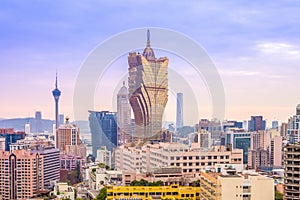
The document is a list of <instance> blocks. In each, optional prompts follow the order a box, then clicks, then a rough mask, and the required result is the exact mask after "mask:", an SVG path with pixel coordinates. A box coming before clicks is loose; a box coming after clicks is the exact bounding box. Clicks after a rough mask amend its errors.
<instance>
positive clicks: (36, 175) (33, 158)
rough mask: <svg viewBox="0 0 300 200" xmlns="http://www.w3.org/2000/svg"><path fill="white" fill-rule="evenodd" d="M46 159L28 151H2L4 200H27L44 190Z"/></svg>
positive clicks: (0, 177) (1, 191)
mask: <svg viewBox="0 0 300 200" xmlns="http://www.w3.org/2000/svg"><path fill="white" fill-rule="evenodd" d="M43 162H44V158H43V156H42V155H40V154H39V153H31V152H30V151H28V150H15V151H13V152H12V153H10V152H9V151H3V150H1V151H0V169H1V171H0V195H1V196H2V199H26V198H30V197H34V196H35V195H37V194H39V193H40V192H42V191H43V189H44V179H43V173H44V168H43V166H44V164H43Z"/></svg>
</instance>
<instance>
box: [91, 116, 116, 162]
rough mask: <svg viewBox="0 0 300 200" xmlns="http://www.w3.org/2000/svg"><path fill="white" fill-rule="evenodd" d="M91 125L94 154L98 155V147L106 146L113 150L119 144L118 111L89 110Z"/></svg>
mask: <svg viewBox="0 0 300 200" xmlns="http://www.w3.org/2000/svg"><path fill="white" fill-rule="evenodd" d="M89 113H90V115H89V125H90V130H91V134H92V149H93V155H94V156H96V155H97V149H100V148H101V147H102V146H106V148H107V149H108V150H110V151H111V150H113V148H115V147H116V146H117V141H118V138H117V130H118V126H117V122H116V113H115V112H109V111H89Z"/></svg>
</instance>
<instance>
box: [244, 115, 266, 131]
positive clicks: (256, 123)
mask: <svg viewBox="0 0 300 200" xmlns="http://www.w3.org/2000/svg"><path fill="white" fill-rule="evenodd" d="M265 129H266V121H265V120H263V117H262V116H251V120H249V122H248V130H249V131H258V130H265Z"/></svg>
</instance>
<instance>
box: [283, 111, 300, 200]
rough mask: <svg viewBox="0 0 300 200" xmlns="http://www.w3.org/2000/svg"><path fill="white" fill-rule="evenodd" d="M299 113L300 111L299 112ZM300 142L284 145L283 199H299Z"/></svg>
mask: <svg viewBox="0 0 300 200" xmlns="http://www.w3.org/2000/svg"><path fill="white" fill-rule="evenodd" d="M299 114H300V113H299ZM299 160H300V144H299V143H297V144H288V145H287V146H285V147H284V185H285V188H284V199H285V200H295V199H300V175H299V173H300V161H299Z"/></svg>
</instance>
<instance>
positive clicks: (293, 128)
mask: <svg viewBox="0 0 300 200" xmlns="http://www.w3.org/2000/svg"><path fill="white" fill-rule="evenodd" d="M299 123H300V104H299V105H297V107H296V115H293V116H291V117H290V118H289V120H288V125H287V132H286V138H287V140H288V142H289V143H295V142H300V126H299Z"/></svg>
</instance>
